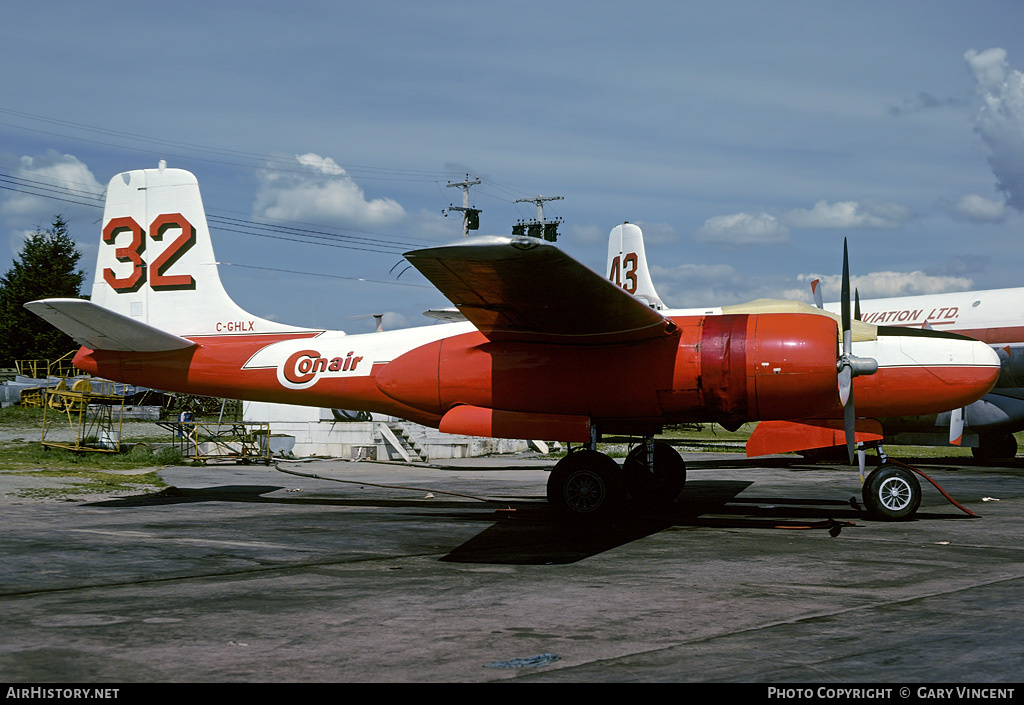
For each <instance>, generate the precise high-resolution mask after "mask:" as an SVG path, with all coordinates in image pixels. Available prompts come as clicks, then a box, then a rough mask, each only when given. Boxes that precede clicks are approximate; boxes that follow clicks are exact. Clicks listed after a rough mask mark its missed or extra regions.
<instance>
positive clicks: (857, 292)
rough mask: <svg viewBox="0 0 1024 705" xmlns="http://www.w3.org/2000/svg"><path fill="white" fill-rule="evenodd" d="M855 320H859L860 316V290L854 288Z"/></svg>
mask: <svg viewBox="0 0 1024 705" xmlns="http://www.w3.org/2000/svg"><path fill="white" fill-rule="evenodd" d="M853 320H855V321H859V320H861V317H860V290H859V289H854V290H853Z"/></svg>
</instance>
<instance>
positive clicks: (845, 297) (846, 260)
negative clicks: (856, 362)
mask: <svg viewBox="0 0 1024 705" xmlns="http://www.w3.org/2000/svg"><path fill="white" fill-rule="evenodd" d="M841 303H842V309H843V354H844V355H849V354H850V348H851V343H852V337H851V333H850V329H851V323H850V256H849V253H848V251H847V247H846V238H843V292H842V301H841Z"/></svg>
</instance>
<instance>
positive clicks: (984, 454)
mask: <svg viewBox="0 0 1024 705" xmlns="http://www.w3.org/2000/svg"><path fill="white" fill-rule="evenodd" d="M980 442H981V445H980V446H978V447H977V448H971V455H973V456H974V457H975V458H976V459H977V460H1013V459H1014V458H1016V457H1017V439H1016V438H1015V437H1014V435H1013V434H1012V433H1007V434H1006V435H1004V436H982V437H981V439H980Z"/></svg>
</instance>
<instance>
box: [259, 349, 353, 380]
mask: <svg viewBox="0 0 1024 705" xmlns="http://www.w3.org/2000/svg"><path fill="white" fill-rule="evenodd" d="M362 359H363V358H362V357H359V356H357V355H355V352H354V351H352V352H349V353H347V354H346V355H345V356H344V357H332V358H326V357H324V356H322V355H321V354H320V353H319V352H318V351H316V350H299V351H298V352H295V353H292V354H291V355H289V356H288V359H287V360H285V361H284V364H283V365H281V366H280V367H279V368H278V378H279V379H280V381H281V384H283V385H284V386H286V387H289V388H291V389H305V388H307V387H312V386H313V385H314V384H316V383H317V380H319V379H320V377H324V376H327V377H336V376H338V375H337V374H331V373H338V372H355V370H356V367H357V366H358V365H359V363H360V362H361V361H362Z"/></svg>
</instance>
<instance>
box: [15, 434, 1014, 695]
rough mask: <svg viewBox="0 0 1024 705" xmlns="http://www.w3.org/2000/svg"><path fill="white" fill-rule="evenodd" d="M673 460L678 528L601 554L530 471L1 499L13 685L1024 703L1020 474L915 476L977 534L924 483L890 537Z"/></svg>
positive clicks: (543, 465) (850, 478) (267, 479)
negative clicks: (681, 693)
mask: <svg viewBox="0 0 1024 705" xmlns="http://www.w3.org/2000/svg"><path fill="white" fill-rule="evenodd" d="M684 457H685V459H686V461H687V467H688V481H687V485H686V488H685V489H684V490H683V493H682V494H681V495H680V498H679V501H678V502H677V504H676V506H675V507H674V508H673V509H672V510H671V511H670V512H666V513H665V514H663V515H660V516H636V515H631V514H626V515H624V516H622V517H621V518H619V519H617V520H616V521H615V522H614V523H613V524H611V525H609V526H605V527H600V528H594V527H591V528H577V527H570V526H566V525H564V524H563V523H561V522H559V521H558V520H557V518H556V517H553V516H552V515H551V513H550V512H549V511H548V509H547V504H546V502H545V499H544V496H545V492H544V487H545V482H546V479H547V472H548V470H549V469H550V467H551V465H552V464H553V462H552V461H551V460H548V459H545V458H543V457H539V456H531V457H519V456H512V457H492V458H481V459H472V460H464V461H451V462H448V463H436V464H433V465H419V466H411V465H398V464H389V463H368V462H346V461H315V462H308V463H286V464H281V466H280V470H279V469H278V468H275V467H274V466H270V467H266V466H262V465H235V464H223V465H208V466H205V467H171V468H165V469H163V470H162V471H161V476H162V477H163V479H164V480H165V481H166V482H167V483H168V485H170V487H168V488H166V489H164V490H162V491H159V492H148V493H142V494H138V495H128V496H120V497H83V498H74V497H72V498H70V499H64V500H59V501H58V500H52V499H51V500H46V499H42V500H40V499H28V498H23V497H19V496H18V495H17V494H16V493H5V494H3V500H2V502H0V512H2V515H3V522H2V528H0V531H2V542H0V600H2V602H0V607H2V613H0V633H2V635H3V638H2V640H0V681H2V682H4V683H93V684H100V683H192V682H207V683H225V682H235V683H242V682H245V683H252V682H267V683H270V682H290V683H296V682H379V683H385V682H386V683H405V682H415V683H430V682H438V683H468V682H487V681H525V682H574V683H583V682H586V683H594V682H600V683H612V682H711V683H765V684H768V683H771V684H776V685H778V684H785V683H832V684H835V683H859V684H864V683H888V684H908V685H909V684H922V683H924V684H928V683H972V684H977V683H999V684H1014V683H1017V682H1020V681H1021V680H1022V675H1024V616H1022V611H1021V609H1020V605H1021V602H1022V597H1024V560H1022V558H1024V528H1022V527H1024V524H1022V522H1021V519H1022V517H1024V498H1022V495H1024V480H1022V473H1024V464H1014V465H1013V466H1000V467H985V466H980V465H975V464H972V463H966V464H963V465H954V464H951V463H948V462H943V461H929V462H927V463H922V464H920V468H921V469H922V470H923V471H924V472H925V473H927V474H928V476H929V477H931V478H932V479H933V480H935V481H936V482H937V483H938V484H939V485H940V486H941V487H942V488H943V489H944V490H945V491H946V492H947V493H948V494H949V495H950V496H951V497H953V498H954V499H956V500H957V501H958V502H959V503H960V504H961V505H962V506H963V507H964V509H966V510H968V511H970V512H973V513H974V514H975V515H977V516H973V517H972V516H969V515H968V514H966V513H964V512H963V511H961V509H959V508H957V507H955V506H954V505H952V504H950V503H949V502H948V501H947V500H946V499H945V498H944V497H943V496H942V495H941V494H940V493H939V492H938V491H937V490H935V489H934V488H933V487H932V486H931V485H930V484H928V483H927V482H924V481H922V485H923V487H924V501H923V504H922V507H921V509H920V511H919V513H918V516H917V517H916V519H915V520H913V521H909V522H901V523H886V522H878V521H869V520H867V519H866V518H865V516H864V514H863V511H862V510H861V509H860V508H859V505H860V503H859V501H858V500H859V496H860V479H859V477H858V472H857V470H856V468H850V467H845V466H838V465H812V464H807V463H805V462H803V461H802V460H800V459H799V458H796V457H788V458H769V459H757V460H751V459H747V458H745V457H743V456H742V455H737V454H684ZM1018 462H1019V461H1018ZM295 473H300V474H295ZM314 476H315V477H314Z"/></svg>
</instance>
